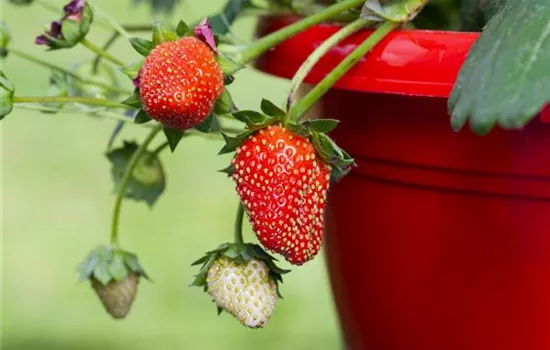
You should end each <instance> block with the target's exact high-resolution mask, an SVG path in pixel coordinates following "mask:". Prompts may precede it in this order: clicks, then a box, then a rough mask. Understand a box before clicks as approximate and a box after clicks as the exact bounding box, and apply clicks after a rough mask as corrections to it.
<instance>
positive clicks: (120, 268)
mask: <svg viewBox="0 0 550 350" xmlns="http://www.w3.org/2000/svg"><path fill="white" fill-rule="evenodd" d="M107 271H108V272H109V274H110V275H111V276H112V278H113V279H114V280H115V281H120V280H122V279H124V278H125V277H126V276H127V275H128V269H127V268H126V265H125V264H124V256H123V255H122V254H120V253H118V252H115V253H114V254H113V259H112V260H111V262H110V263H109V265H108V266H107Z"/></svg>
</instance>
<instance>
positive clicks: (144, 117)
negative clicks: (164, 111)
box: [134, 109, 151, 124]
mask: <svg viewBox="0 0 550 350" xmlns="http://www.w3.org/2000/svg"><path fill="white" fill-rule="evenodd" d="M150 121H151V117H150V116H149V114H147V113H145V111H144V110H143V109H140V110H139V112H137V114H136V116H135V117H134V123H135V124H145V123H148V122H150Z"/></svg>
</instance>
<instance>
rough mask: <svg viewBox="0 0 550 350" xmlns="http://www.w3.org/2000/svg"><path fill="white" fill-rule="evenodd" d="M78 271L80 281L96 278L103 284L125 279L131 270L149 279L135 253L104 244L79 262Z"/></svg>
mask: <svg viewBox="0 0 550 350" xmlns="http://www.w3.org/2000/svg"><path fill="white" fill-rule="evenodd" d="M78 271H79V275H80V277H79V282H84V281H86V280H88V279H90V278H95V279H96V280H98V281H99V282H101V284H103V285H107V284H108V283H109V282H111V281H112V280H115V281H120V280H122V279H124V278H125V277H126V276H127V275H128V272H129V271H133V272H135V273H137V274H138V275H140V276H144V277H145V278H147V279H149V277H148V276H147V274H146V273H145V271H144V270H143V267H142V266H141V264H140V263H139V261H138V259H137V256H136V255H135V254H132V253H129V252H126V251H123V250H119V249H117V250H112V249H111V248H110V247H108V246H103V245H102V246H99V247H97V248H95V249H93V250H92V251H90V253H88V256H87V257H86V258H85V259H84V260H83V261H82V262H81V263H80V264H79V267H78ZM149 280H150V279H149Z"/></svg>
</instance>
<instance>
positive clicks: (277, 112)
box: [260, 98, 286, 120]
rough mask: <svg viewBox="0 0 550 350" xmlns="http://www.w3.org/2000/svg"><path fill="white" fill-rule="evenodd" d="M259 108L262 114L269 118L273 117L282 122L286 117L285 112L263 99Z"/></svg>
mask: <svg viewBox="0 0 550 350" xmlns="http://www.w3.org/2000/svg"><path fill="white" fill-rule="evenodd" d="M260 107H261V109H262V112H264V113H265V114H267V115H269V116H271V117H275V118H277V119H279V120H283V119H284V118H285V117H286V112H285V111H283V110H282V109H281V108H279V107H277V106H276V105H275V104H274V103H273V102H271V101H269V100H266V99H265V98H264V99H262V104H261V106H260Z"/></svg>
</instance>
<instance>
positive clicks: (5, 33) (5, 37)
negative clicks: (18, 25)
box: [0, 20, 11, 57]
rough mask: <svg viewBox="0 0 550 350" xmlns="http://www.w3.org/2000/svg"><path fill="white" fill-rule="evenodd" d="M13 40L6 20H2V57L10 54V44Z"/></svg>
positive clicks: (0, 42) (0, 35)
mask: <svg viewBox="0 0 550 350" xmlns="http://www.w3.org/2000/svg"><path fill="white" fill-rule="evenodd" d="M10 41H11V34H10V31H9V29H8V26H7V25H6V22H4V21H2V20H0V57H6V55H7V54H8V45H9V43H10Z"/></svg>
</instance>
